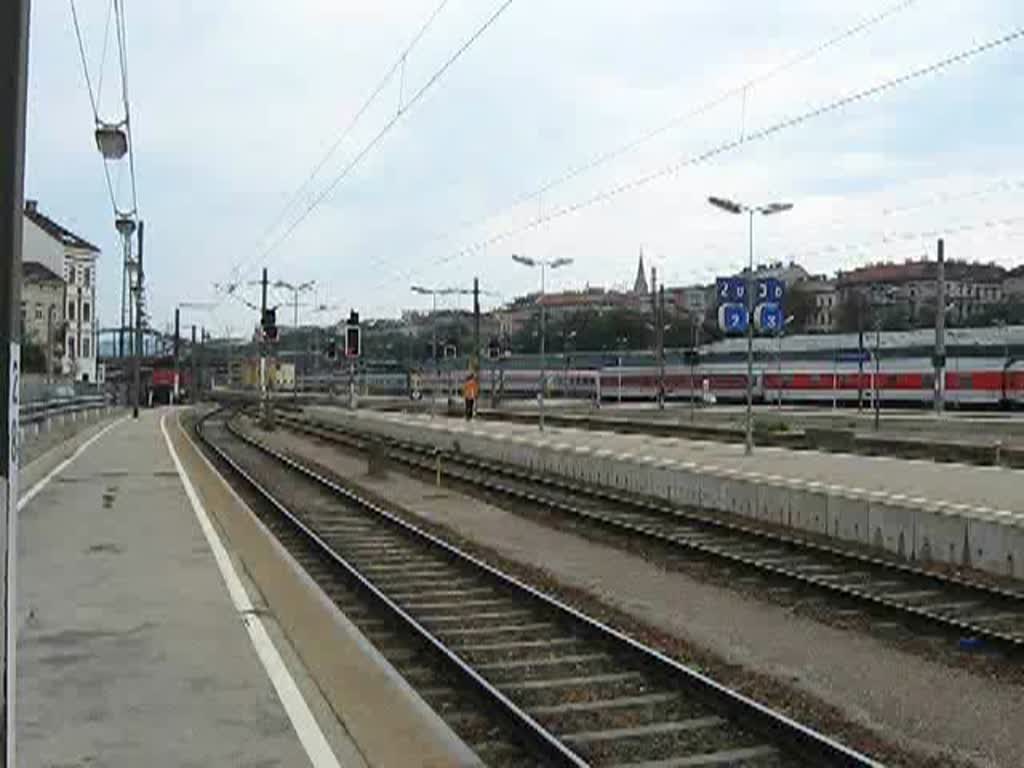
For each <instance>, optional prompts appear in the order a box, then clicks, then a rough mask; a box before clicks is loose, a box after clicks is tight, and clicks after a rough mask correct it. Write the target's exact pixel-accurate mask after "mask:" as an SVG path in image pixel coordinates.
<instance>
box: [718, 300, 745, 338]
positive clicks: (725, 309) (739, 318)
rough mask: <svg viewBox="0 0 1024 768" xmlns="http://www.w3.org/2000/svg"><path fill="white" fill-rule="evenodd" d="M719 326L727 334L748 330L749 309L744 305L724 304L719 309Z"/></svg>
mask: <svg viewBox="0 0 1024 768" xmlns="http://www.w3.org/2000/svg"><path fill="white" fill-rule="evenodd" d="M718 325H719V327H720V328H721V329H722V330H723V331H725V332H726V333H743V332H744V331H746V330H747V308H746V307H744V306H743V305H742V304H722V305H721V306H720V307H719V308H718Z"/></svg>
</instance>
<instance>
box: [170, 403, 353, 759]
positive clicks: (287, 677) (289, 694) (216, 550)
mask: <svg viewBox="0 0 1024 768" xmlns="http://www.w3.org/2000/svg"><path fill="white" fill-rule="evenodd" d="M160 430H161V431H162V432H163V433H164V440H165V441H166V442H167V450H168V452H169V453H170V454H171V460H172V461H173V462H174V468H175V469H176V470H177V471H178V477H180V478H181V484H182V485H183V486H184V487H185V494H186V495H187V496H188V500H189V502H190V503H191V504H192V511H193V512H195V514H196V519H197V520H198V521H199V527H200V528H202V529H203V534H204V535H205V536H206V541H207V543H208V544H209V545H210V550H211V551H212V552H213V558H214V560H216V562H217V568H218V569H219V570H220V575H221V577H222V578H223V579H224V585H225V586H226V587H227V589H228V594H230V595H231V602H232V603H233V604H234V606H235V610H236V611H238V614H239V617H240V618H241V620H242V623H243V624H244V625H245V628H246V630H248V632H249V639H250V640H251V641H252V645H253V648H255V649H256V655H257V656H259V659H260V661H261V662H262V664H263V668H264V669H265V670H266V672H267V676H268V677H269V678H270V682H271V683H273V685H274V690H275V691H277V695H278V698H280V700H281V704H282V705H283V706H284V710H285V712H286V713H287V714H288V719H289V720H291V722H292V727H293V728H295V733H296V734H298V737H299V741H300V742H301V743H302V747H303V749H305V750H306V755H307V756H308V757H309V760H310V762H311V763H312V764H313V766H314V768H341V764H340V763H339V762H338V758H337V757H336V756H335V754H334V752H333V751H332V750H331V746H330V744H328V743H327V738H326V737H325V736H324V733H323V731H322V730H321V729H320V724H319V723H317V721H316V718H315V717H313V713H312V711H310V709H309V705H308V704H307V703H306V700H305V699H304V698H303V696H302V692H301V691H300V690H299V686H298V685H297V684H296V682H295V678H293V677H292V674H291V672H289V671H288V668H287V667H286V666H285V663H284V660H283V659H282V658H281V654H280V653H278V651H277V647H276V646H275V645H274V642H273V641H272V640H271V639H270V635H268V634H267V630H266V627H264V626H263V621H262V619H260V617H259V616H258V615H257V614H256V613H255V612H254V606H253V604H252V601H251V600H250V599H249V595H248V593H247V592H246V591H245V587H244V586H242V582H241V580H240V579H239V578H238V574H237V573H236V572H235V567H234V565H232V563H231V558H230V557H229V556H228V553H227V550H226V549H225V548H224V544H223V542H222V541H221V540H220V536H219V535H218V533H217V529H216V528H214V527H213V523H211V522H210V516H209V515H208V514H207V512H206V508H205V507H203V503H202V501H200V500H199V495H198V494H197V493H196V490H195V488H194V487H193V486H192V481H191V480H190V479H189V477H188V475H187V474H186V473H185V467H184V466H182V463H181V460H180V459H179V458H178V452H177V451H176V450H175V449H174V443H172V442H171V436H170V434H168V432H167V414H164V415H163V416H161V417H160Z"/></svg>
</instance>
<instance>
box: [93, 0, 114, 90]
mask: <svg viewBox="0 0 1024 768" xmlns="http://www.w3.org/2000/svg"><path fill="white" fill-rule="evenodd" d="M113 15H114V0H110V3H108V5H107V22H106V24H104V25H103V50H102V52H101V53H100V66H99V74H100V76H99V79H98V81H97V83H96V103H97V104H101V103H103V75H104V72H105V71H106V63H107V45H108V44H109V42H110V20H111V18H112V17H113Z"/></svg>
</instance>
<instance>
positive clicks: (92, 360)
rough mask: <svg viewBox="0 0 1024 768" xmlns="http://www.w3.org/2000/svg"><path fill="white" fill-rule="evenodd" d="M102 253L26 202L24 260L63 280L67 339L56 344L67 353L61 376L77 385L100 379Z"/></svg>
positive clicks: (63, 355)
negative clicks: (98, 268)
mask: <svg viewBox="0 0 1024 768" xmlns="http://www.w3.org/2000/svg"><path fill="white" fill-rule="evenodd" d="M99 254H100V249H99V248H97V247H96V246H95V245H93V244H92V243H90V242H89V241H88V240H85V239H84V238H82V237H80V236H79V235H76V234H75V233H74V232H71V231H70V230H68V229H67V228H65V227H63V226H61V225H60V224H58V223H57V222H56V221H54V220H53V219H51V218H50V217H48V216H46V215H44V214H43V213H42V212H41V211H40V210H39V206H38V203H37V202H36V201H35V200H26V201H25V216H24V234H23V243H22V262H23V263H36V264H40V265H42V266H43V267H44V268H45V269H47V270H48V271H50V272H52V273H53V274H55V275H58V276H60V277H62V278H63V280H64V284H65V288H64V301H63V315H64V323H63V327H64V331H63V333H64V336H63V338H62V339H60V340H59V341H60V343H59V344H58V345H57V346H59V347H60V348H61V349H62V350H63V354H62V357H61V372H62V373H63V374H64V375H66V376H70V377H71V378H73V379H75V380H76V381H96V354H97V339H98V332H99V321H98V320H97V318H96V260H97V258H98V257H99ZM26 309H27V308H26ZM33 313H34V310H33Z"/></svg>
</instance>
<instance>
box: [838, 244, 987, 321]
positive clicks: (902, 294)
mask: <svg viewBox="0 0 1024 768" xmlns="http://www.w3.org/2000/svg"><path fill="white" fill-rule="evenodd" d="M945 277H946V302H947V303H948V305H949V317H950V319H951V320H952V321H953V322H954V323H957V324H959V325H969V324H971V321H972V320H973V319H974V318H977V317H982V316H985V315H986V313H988V312H990V311H991V310H992V309H993V308H994V307H996V306H998V305H999V304H1002V302H1003V300H1004V293H1003V285H1004V280H1005V279H1006V270H1005V269H1003V268H1002V267H1000V266H998V265H996V264H979V263H970V262H965V261H954V260H951V261H947V262H946V266H945ZM937 278H938V264H937V263H936V262H935V261H929V260H927V259H921V260H920V261H906V262H904V263H903V264H871V265H868V266H866V267H860V268H858V269H854V270H850V271H849V272H842V273H840V274H839V275H838V276H837V283H838V288H839V292H840V293H841V294H842V295H843V296H846V295H848V294H849V293H851V292H855V291H860V292H866V294H867V295H868V296H869V298H870V299H871V300H872V302H873V303H875V304H884V305H888V306H890V307H894V308H898V309H899V310H900V311H902V312H905V314H906V316H907V320H908V322H909V323H910V324H911V325H914V324H916V323H917V322H918V320H919V319H921V318H922V317H925V318H926V319H927V317H928V315H931V316H934V313H935V311H936V303H937V301H938V282H937Z"/></svg>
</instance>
